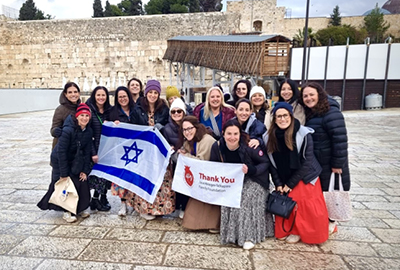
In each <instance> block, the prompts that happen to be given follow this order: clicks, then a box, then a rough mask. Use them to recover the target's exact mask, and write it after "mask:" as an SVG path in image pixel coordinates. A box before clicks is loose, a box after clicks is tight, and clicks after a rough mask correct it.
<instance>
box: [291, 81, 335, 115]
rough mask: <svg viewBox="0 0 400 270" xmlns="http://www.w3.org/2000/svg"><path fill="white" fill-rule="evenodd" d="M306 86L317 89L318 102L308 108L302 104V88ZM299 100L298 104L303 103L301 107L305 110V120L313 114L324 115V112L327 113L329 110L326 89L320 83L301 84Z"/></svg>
mask: <svg viewBox="0 0 400 270" xmlns="http://www.w3.org/2000/svg"><path fill="white" fill-rule="evenodd" d="M306 87H311V88H314V89H315V90H317V93H318V103H317V104H316V105H315V106H314V107H313V108H308V107H307V106H306V105H305V104H304V100H303V93H304V92H303V90H304V89H305V88H306ZM299 101H300V104H301V105H303V107H304V111H305V114H306V119H307V120H308V119H310V118H312V117H313V116H314V115H324V114H325V113H327V112H328V111H329V107H330V106H329V102H328V94H327V93H326V91H325V90H324V88H323V87H322V85H320V84H319V83H316V82H309V83H306V84H304V85H302V86H301V98H300V99H299Z"/></svg>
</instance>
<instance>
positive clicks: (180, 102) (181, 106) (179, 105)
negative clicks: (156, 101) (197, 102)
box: [169, 98, 186, 114]
mask: <svg viewBox="0 0 400 270" xmlns="http://www.w3.org/2000/svg"><path fill="white" fill-rule="evenodd" d="M176 108H179V109H181V110H182V111H183V112H184V113H185V114H186V105H185V103H184V102H183V100H182V99H180V98H177V99H175V100H174V101H173V102H172V104H171V108H170V109H169V112H170V113H171V111H172V110H173V109H176Z"/></svg>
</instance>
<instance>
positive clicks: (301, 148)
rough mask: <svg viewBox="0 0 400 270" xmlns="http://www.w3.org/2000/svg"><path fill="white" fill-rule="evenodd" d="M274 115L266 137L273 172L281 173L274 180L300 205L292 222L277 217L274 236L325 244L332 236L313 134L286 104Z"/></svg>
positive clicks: (279, 103)
mask: <svg viewBox="0 0 400 270" xmlns="http://www.w3.org/2000/svg"><path fill="white" fill-rule="evenodd" d="M272 115H273V116H272V117H273V118H272V122H271V127H270V128H269V129H268V135H266V136H264V142H265V145H266V147H267V151H268V156H269V158H270V160H271V164H272V166H271V170H272V171H274V170H275V169H276V170H277V171H278V178H274V175H276V174H272V176H273V177H272V179H273V181H274V184H275V187H276V190H277V191H280V192H285V193H289V195H288V196H289V197H291V198H292V199H293V200H294V201H296V202H297V210H296V208H295V209H294V210H293V212H292V214H291V216H290V217H289V219H283V218H282V217H279V216H275V237H276V238H277V239H278V240H284V241H286V242H287V243H297V242H298V241H300V240H301V241H302V242H304V243H307V244H319V243H323V242H325V241H326V240H327V239H328V236H329V235H328V211H327V209H326V205H325V200H324V196H323V194H322V190H321V183H320V180H319V174H320V173H321V166H320V165H319V163H318V161H317V160H316V158H315V156H314V149H313V140H312V136H311V134H312V133H313V132H314V131H313V130H312V129H310V128H307V127H304V126H301V125H300V122H299V121H298V120H297V119H295V118H294V116H293V109H292V106H291V105H290V104H288V103H286V102H278V103H276V104H275V107H274V109H273V110H272ZM295 211H297V216H296V217H295ZM294 218H296V219H295V221H293V220H294ZM293 222H294V225H293V228H292V230H291V231H290V228H291V224H293ZM283 228H285V229H283ZM285 230H287V232H285Z"/></svg>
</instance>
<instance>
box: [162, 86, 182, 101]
mask: <svg viewBox="0 0 400 270" xmlns="http://www.w3.org/2000/svg"><path fill="white" fill-rule="evenodd" d="M165 92H166V96H167V100H168V99H169V98H170V97H178V98H180V97H181V94H180V93H179V90H178V88H176V87H175V86H167V90H166V91H165Z"/></svg>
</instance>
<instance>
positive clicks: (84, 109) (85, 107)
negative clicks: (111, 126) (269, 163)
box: [75, 103, 92, 118]
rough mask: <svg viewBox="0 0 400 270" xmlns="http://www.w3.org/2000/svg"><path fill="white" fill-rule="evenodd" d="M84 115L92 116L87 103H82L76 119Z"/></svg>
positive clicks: (77, 109) (77, 110)
mask: <svg viewBox="0 0 400 270" xmlns="http://www.w3.org/2000/svg"><path fill="white" fill-rule="evenodd" d="M83 113H87V114H88V115H89V117H90V116H91V115H92V114H91V112H90V108H89V106H88V105H86V104H85V103H80V104H79V105H78V107H77V108H76V113H75V118H77V117H78V116H79V115H81V114H83Z"/></svg>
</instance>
